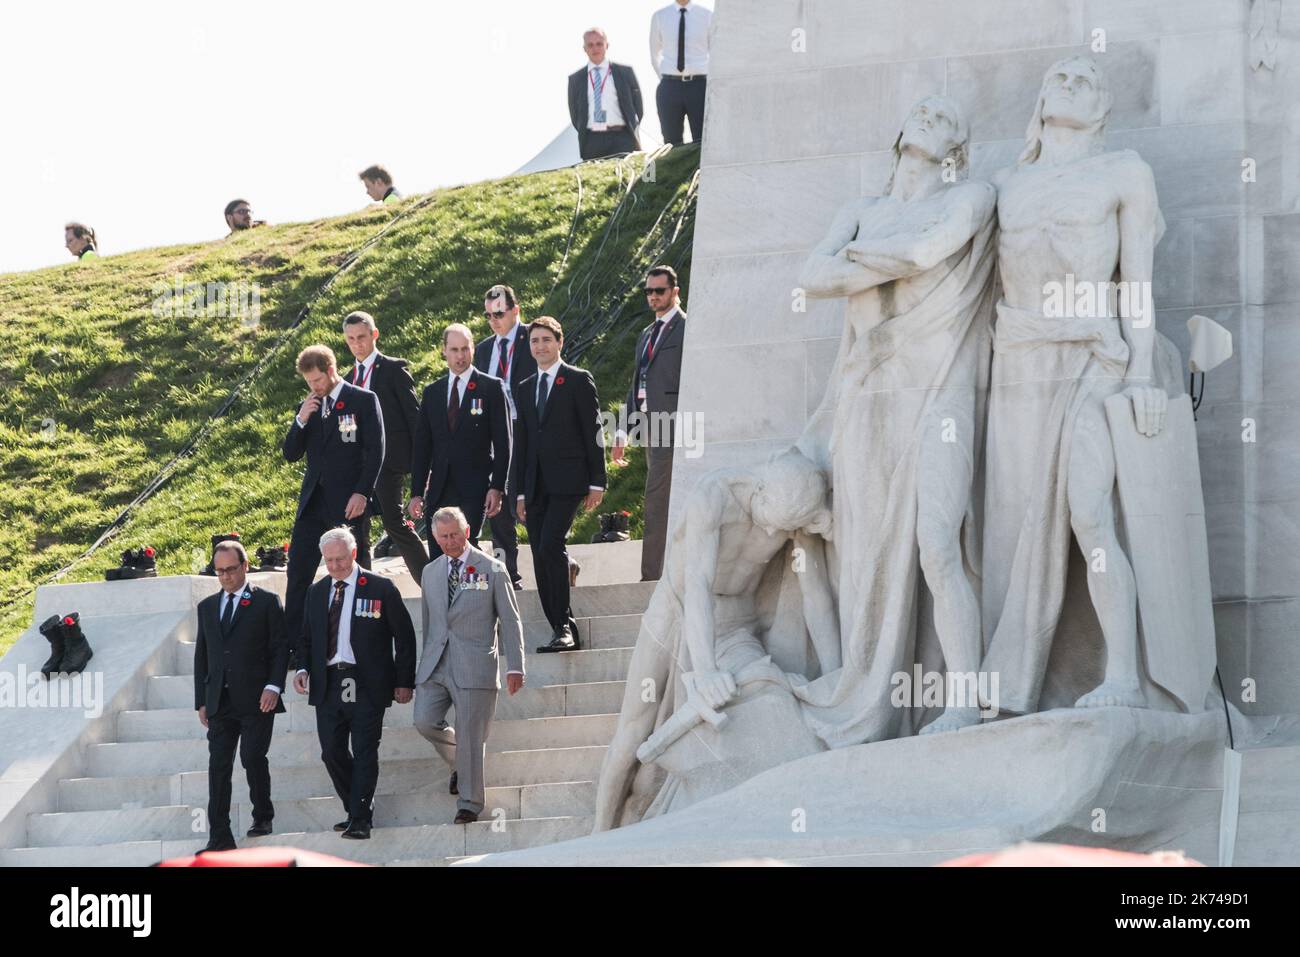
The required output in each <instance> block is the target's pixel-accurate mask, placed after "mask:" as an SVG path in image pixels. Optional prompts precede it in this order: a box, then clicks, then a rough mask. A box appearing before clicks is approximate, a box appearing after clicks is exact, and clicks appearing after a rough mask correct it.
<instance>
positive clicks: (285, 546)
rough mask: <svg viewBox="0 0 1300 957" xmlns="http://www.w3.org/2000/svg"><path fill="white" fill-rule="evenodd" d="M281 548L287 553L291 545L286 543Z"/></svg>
mask: <svg viewBox="0 0 1300 957" xmlns="http://www.w3.org/2000/svg"><path fill="white" fill-rule="evenodd" d="M280 547H281V548H283V549H284V550H285V551H286V552H287V551H288V550H289V543H288V542H285V543H284V544H283V545H281V546H280Z"/></svg>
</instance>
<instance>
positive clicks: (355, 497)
mask: <svg viewBox="0 0 1300 957" xmlns="http://www.w3.org/2000/svg"><path fill="white" fill-rule="evenodd" d="M365 513H366V497H365V496H364V495H362V494H361V493H360V492H353V493H352V495H351V497H349V498H348V507H347V508H345V509H344V510H343V517H344V518H346V519H347V520H348V521H349V522H350V521H352V520H353V519H354V518H360V517H361V516H362V515H364V514H365Z"/></svg>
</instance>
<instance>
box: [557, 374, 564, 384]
mask: <svg viewBox="0 0 1300 957" xmlns="http://www.w3.org/2000/svg"><path fill="white" fill-rule="evenodd" d="M555 384H556V385H564V376H562V375H557V376H556V377H555Z"/></svg>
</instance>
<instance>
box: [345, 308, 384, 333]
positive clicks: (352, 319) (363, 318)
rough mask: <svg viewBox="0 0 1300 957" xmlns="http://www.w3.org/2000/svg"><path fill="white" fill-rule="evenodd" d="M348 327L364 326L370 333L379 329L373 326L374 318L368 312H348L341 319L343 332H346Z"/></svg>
mask: <svg viewBox="0 0 1300 957" xmlns="http://www.w3.org/2000/svg"><path fill="white" fill-rule="evenodd" d="M348 326H365V327H366V328H367V329H369V330H370V331H371V332H374V331H375V330H376V329H378V328H379V327H378V326H377V325H375V317H374V316H372V315H371V314H370V313H368V312H360V311H357V312H349V313H348V314H347V315H346V316H345V317H344V318H343V331H344V332H347V331H348Z"/></svg>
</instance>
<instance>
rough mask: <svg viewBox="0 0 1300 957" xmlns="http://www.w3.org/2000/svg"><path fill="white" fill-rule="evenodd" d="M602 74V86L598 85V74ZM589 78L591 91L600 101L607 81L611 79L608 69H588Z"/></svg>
mask: <svg viewBox="0 0 1300 957" xmlns="http://www.w3.org/2000/svg"><path fill="white" fill-rule="evenodd" d="M597 73H599V74H600V86H596V74H597ZM587 79H589V80H591V92H592V93H594V94H595V95H596V96H595V98H596V101H597V102H599V101H600V97H601V95H602V94H603V93H604V92H605V81H606V80H608V79H609V72H608V71H607V70H588V71H587Z"/></svg>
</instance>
